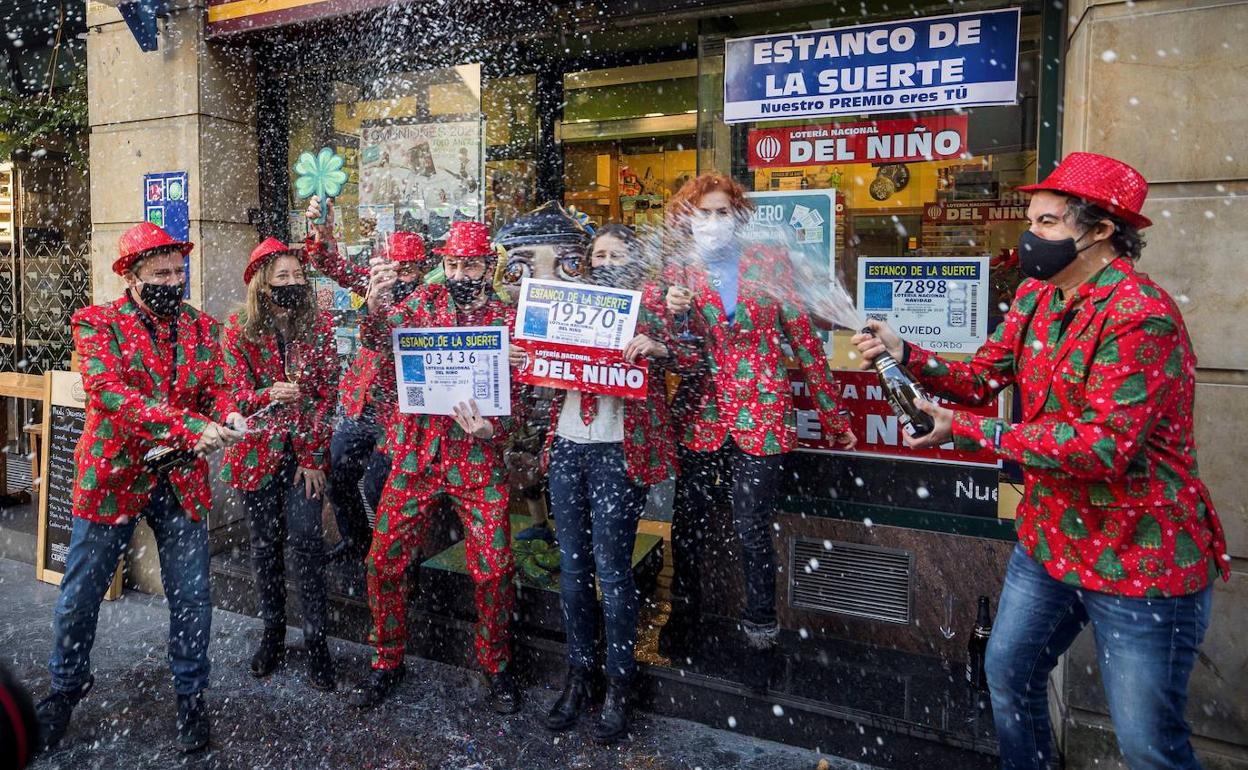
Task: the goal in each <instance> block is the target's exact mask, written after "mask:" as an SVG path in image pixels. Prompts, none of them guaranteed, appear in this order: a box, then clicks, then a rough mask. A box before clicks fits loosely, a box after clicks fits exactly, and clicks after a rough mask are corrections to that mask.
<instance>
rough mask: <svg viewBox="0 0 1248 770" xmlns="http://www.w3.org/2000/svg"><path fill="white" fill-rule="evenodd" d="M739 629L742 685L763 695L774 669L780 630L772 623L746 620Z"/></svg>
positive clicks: (768, 685)
mask: <svg viewBox="0 0 1248 770" xmlns="http://www.w3.org/2000/svg"><path fill="white" fill-rule="evenodd" d="M741 628H742V631H743V636H744V641H745V645H744V649H743V655H742V658H741V659H742V661H743V663H744V664H745V668H744V669H743V676H742V684H744V685H745V686H747V687H749V688H750V689H751V690H753V691H754V692H756V693H759V694H762V693H765V692H767V689H768V688H769V687H770V685H771V674H772V672H773V671H774V670H775V668H776V659H777V655H778V654H779V651H778V649H777V643H778V642H779V638H780V628H779V626H777V625H776V624H775V623H774V622H772V623H764V624H755V623H751V622H749V621H748V620H743V621H741Z"/></svg>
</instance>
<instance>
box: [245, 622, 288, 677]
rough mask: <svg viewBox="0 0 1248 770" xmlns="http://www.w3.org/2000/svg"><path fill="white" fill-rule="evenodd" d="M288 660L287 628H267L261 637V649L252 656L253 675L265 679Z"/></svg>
mask: <svg viewBox="0 0 1248 770" xmlns="http://www.w3.org/2000/svg"><path fill="white" fill-rule="evenodd" d="M285 659H286V627H285V626H282V627H281V628H266V629H264V636H262V637H260V647H259V648H257V649H256V654H255V655H252V656H251V675H252V676H254V677H257V678H259V677H264V676H268V675H269V674H272V673H273V671H274V669H276V668H277V667H278V666H279V665H281V663H282V661H283V660H285Z"/></svg>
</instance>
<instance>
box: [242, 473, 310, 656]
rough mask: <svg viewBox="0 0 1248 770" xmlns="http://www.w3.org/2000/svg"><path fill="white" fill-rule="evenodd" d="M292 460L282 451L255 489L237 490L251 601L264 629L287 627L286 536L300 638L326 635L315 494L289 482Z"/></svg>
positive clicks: (291, 476)
mask: <svg viewBox="0 0 1248 770" xmlns="http://www.w3.org/2000/svg"><path fill="white" fill-rule="evenodd" d="M297 467H298V466H297V463H296V462H295V458H294V456H293V455H292V454H291V453H290V451H289V450H287V454H286V460H285V462H284V463H283V465H282V467H281V469H280V470H279V471H278V472H277V474H276V475H275V476H274V477H273V479H272V480H271V481H270V482H269V483H268V484H266V485H265V486H263V487H261V488H260V489H258V490H256V491H254V492H240V493H239V495H240V497H242V500H243V510H244V511H246V513H247V529H248V531H249V532H250V534H251V566H252V570H253V572H254V573H255V576H256V604H257V605H258V609H259V611H260V619H261V620H263V621H264V625H265V627H266V628H282V629H284V628H285V627H286V559H285V554H284V551H285V548H286V539H287V537H288V536H289V538H290V545H291V550H293V551H294V553H295V560H296V564H295V569H296V572H297V574H298V580H299V597H300V599H301V600H302V601H301V603H302V605H303V638H304V640H305V641H319V640H321V639H324V638H325V616H326V609H325V606H326V598H325V544H324V542H323V541H322V540H321V504H322V501H321V499H320V498H319V497H316V498H309V497H307V496H306V495H305V494H304V482H303V480H302V479H301V480H300V481H299V484H298V486H295V484H294V478H295V471H296V469H297Z"/></svg>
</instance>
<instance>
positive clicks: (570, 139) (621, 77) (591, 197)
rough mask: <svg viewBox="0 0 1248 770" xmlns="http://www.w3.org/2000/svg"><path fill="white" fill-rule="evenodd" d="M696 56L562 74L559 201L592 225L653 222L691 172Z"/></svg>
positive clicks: (693, 169) (693, 167)
mask: <svg viewBox="0 0 1248 770" xmlns="http://www.w3.org/2000/svg"><path fill="white" fill-rule="evenodd" d="M697 92H698V78H697V62H696V61H694V60H685V61H675V62H661V63H657V64H644V65H637V66H630V67H616V68H612V69H609V70H593V71H587V72H576V73H571V74H568V75H565V76H564V95H565V100H566V103H565V106H564V112H563V122H562V124H561V126H560V138H561V141H562V143H563V146H564V203H565V204H566V205H570V206H575V207H577V208H579V209H581V210H582V211H584V212H585V213H586V214H587V215H588V216H589V218H590V220H591V221H592V222H594V223H595V224H603V223H605V222H623V223H625V224H629V225H634V226H643V225H650V224H655V225H657V224H659V223H660V222H661V221H662V212H663V207H664V206H665V205H666V203H667V201H668V199H670V198H671V196H672V193H673V192H675V191H676V190H678V189H679V188H680V185H682V184H684V182H685V180H686V179H689V178H691V177H692V176H694V175H695V173H696V170H697V151H696V136H695V130H696V125H697V104H698V101H697V99H698V97H697Z"/></svg>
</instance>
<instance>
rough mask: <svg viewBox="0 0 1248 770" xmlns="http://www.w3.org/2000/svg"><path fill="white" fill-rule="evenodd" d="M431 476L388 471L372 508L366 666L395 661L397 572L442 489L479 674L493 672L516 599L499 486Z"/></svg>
mask: <svg viewBox="0 0 1248 770" xmlns="http://www.w3.org/2000/svg"><path fill="white" fill-rule="evenodd" d="M495 475H498V474H495ZM431 476H433V474H430V475H429V476H426V475H418V474H414V473H404V472H402V471H396V472H394V473H393V474H392V475H391V476H390V479H389V481H388V482H387V483H386V488H385V490H384V491H383V492H382V495H381V502H380V503H379V504H378V507H377V508H378V509H377V524H376V527H375V528H374V530H373V544H372V548H371V550H370V551H369V554H368V606H369V609H370V610H371V611H372V615H373V632H372V634H371V636H370V639H369V641H371V642H372V644H373V648H374V652H373V668H375V669H393V668H397V667H398V666H399V664H400V663H402V662H403V652H404V648H405V646H406V643H407V603H406V601H405V597H406V591H405V590H404V585H403V583H404V581H403V574H404V572H405V570H406V569H407V566H408V564H410V563H411V560H412V556H413V555H414V554H415V553H416V550H417V548H418V547H419V545H420V542H421V540H423V539H424V536H425V533H426V532H427V531H428V528H429V522H430V521H431V517H432V514H433V512H434V511H435V510H436V509H437V504H438V502H439V498H438V496H439V495H446V496H447V497H448V498H450V500H451V502H452V504H453V505H454V506H455V512H456V513H457V514H458V515H459V520H460V522H461V523H462V524H463V527H464V545H465V547H466V549H467V550H466V555H465V563H466V565H467V567H468V574H469V575H471V577H472V581H473V583H474V585H475V595H474V600H475V603H476V607H477V630H476V645H475V646H476V652H477V661H478V663H480V665H481V668H482V669H483V670H485V672H486V673H489V674H495V673H498V672H499V671H501V670H502V669H504V668H506V666H507V664H508V663H509V662H510V661H511V646H510V640H511V631H510V620H511V612H512V608H513V607H514V606H515V602H516V590H515V584H514V582H513V578H514V576H515V563H514V562H513V561H512V556H511V521H510V519H509V518H508V516H507V484H506V482H505V481H500V482H494V483H487V484H484V485H481V486H454V485H450V484H448V483H447V482H446V480H445V479H439V478H436V477H433V478H431Z"/></svg>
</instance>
